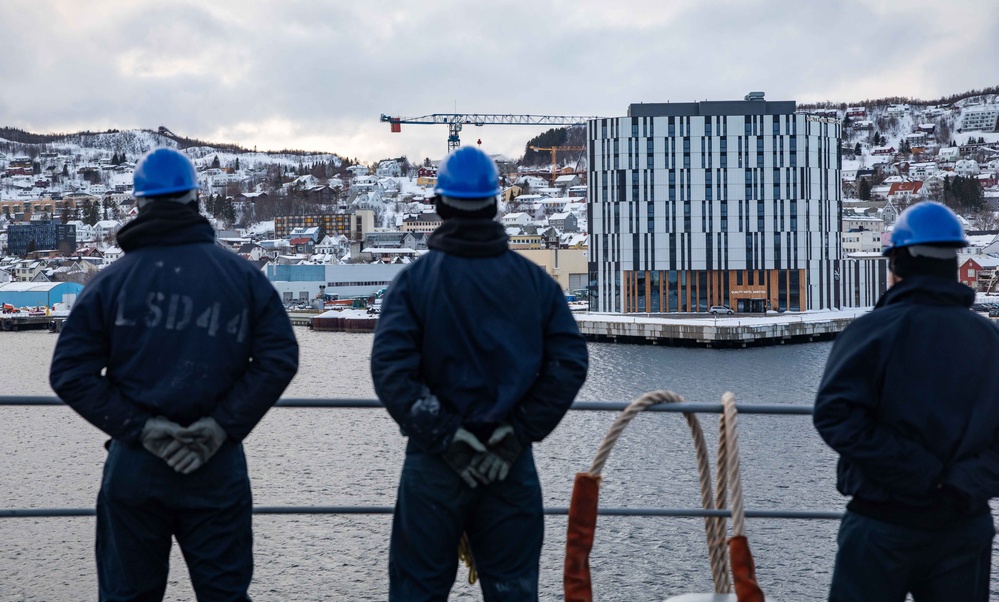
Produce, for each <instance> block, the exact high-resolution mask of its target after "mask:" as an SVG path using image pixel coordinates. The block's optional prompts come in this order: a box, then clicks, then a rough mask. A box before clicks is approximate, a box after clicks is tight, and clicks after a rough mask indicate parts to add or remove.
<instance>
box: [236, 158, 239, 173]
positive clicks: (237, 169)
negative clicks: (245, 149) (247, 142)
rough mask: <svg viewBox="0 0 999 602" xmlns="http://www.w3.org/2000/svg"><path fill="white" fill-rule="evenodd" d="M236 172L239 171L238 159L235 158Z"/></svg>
mask: <svg viewBox="0 0 999 602" xmlns="http://www.w3.org/2000/svg"><path fill="white" fill-rule="evenodd" d="M236 171H239V157H236Z"/></svg>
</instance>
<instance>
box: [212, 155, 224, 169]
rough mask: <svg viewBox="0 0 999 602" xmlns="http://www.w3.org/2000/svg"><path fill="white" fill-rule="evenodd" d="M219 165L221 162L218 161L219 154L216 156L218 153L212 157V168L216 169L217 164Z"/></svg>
mask: <svg viewBox="0 0 999 602" xmlns="http://www.w3.org/2000/svg"><path fill="white" fill-rule="evenodd" d="M221 165H222V164H221V163H219V156H218V155H215V158H214V159H212V167H214V168H216V169H217V168H218V167H219V166H221Z"/></svg>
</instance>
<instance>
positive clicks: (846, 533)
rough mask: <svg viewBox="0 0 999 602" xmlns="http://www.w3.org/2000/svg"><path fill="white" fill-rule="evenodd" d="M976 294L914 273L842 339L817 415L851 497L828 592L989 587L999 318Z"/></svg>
mask: <svg viewBox="0 0 999 602" xmlns="http://www.w3.org/2000/svg"><path fill="white" fill-rule="evenodd" d="M974 299H975V294H974V291H972V290H971V289H970V288H968V287H967V286H964V285H963V284H960V283H958V282H956V281H954V280H950V279H946V278H942V277H938V276H928V275H919V276H909V277H906V278H905V279H904V280H902V281H901V282H899V283H898V284H896V285H894V286H893V287H891V288H890V289H889V290H888V291H887V292H886V293H885V294H884V296H883V297H882V298H881V300H880V301H879V302H878V305H877V307H876V308H875V309H874V311H872V312H871V313H869V314H867V315H865V316H862V317H861V318H858V319H857V320H856V321H855V322H854V323H853V324H851V325H850V326H849V327H848V328H847V329H846V330H844V331H843V333H842V334H841V335H840V336H839V337H838V338H837V339H836V343H835V344H834V345H833V349H832V352H831V353H830V355H829V359H828V363H827V364H826V370H825V374H824V376H823V378H822V383H821V385H820V387H819V391H818V395H817V397H816V401H815V415H814V422H815V427H816V428H817V429H818V432H819V434H820V435H821V436H822V438H823V439H824V440H825V441H826V443H828V444H829V446H830V447H832V448H833V449H834V450H835V451H836V452H837V453H839V455H840V460H839V467H838V479H837V488H838V489H839V491H840V493H842V494H843V495H848V496H853V499H852V500H851V501H850V503H849V504H848V505H847V514H846V516H845V518H844V519H843V522H842V524H841V527H840V533H839V538H838V541H839V552H838V554H837V556H836V567H835V570H834V574H833V582H832V588H831V591H830V596H829V599H830V600H834V601H841V600H842V601H846V600H849V601H860V602H863V601H866V600H870V601H872V602H873V601H877V602H892V601H896V600H897V601H899V602H901V601H902V600H903V599H904V598H905V595H906V592H911V593H912V594H913V596H914V598H915V600H917V602H922V601H926V600H930V601H936V600H940V601H942V600H962V601H968V602H972V601H976V600H982V601H984V600H988V596H989V571H990V567H991V552H992V539H993V537H994V536H995V528H994V526H993V521H992V516H991V514H990V511H989V506H988V501H989V500H990V499H991V498H994V497H997V496H999V370H996V369H995V368H994V367H995V366H996V365H999V329H997V328H996V326H995V324H993V323H992V322H990V321H989V320H987V319H985V318H983V317H981V316H979V315H978V314H976V313H975V312H973V311H970V310H969V309H968V308H969V307H970V305H971V304H972V303H973V302H974Z"/></svg>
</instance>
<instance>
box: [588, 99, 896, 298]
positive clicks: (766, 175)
mask: <svg viewBox="0 0 999 602" xmlns="http://www.w3.org/2000/svg"><path fill="white" fill-rule="evenodd" d="M587 127H588V143H587V151H588V153H589V174H588V175H589V181H588V186H589V191H588V192H589V194H588V201H587V202H588V210H589V211H588V219H589V232H590V245H589V252H590V258H589V271H590V276H589V278H590V283H589V286H590V293H591V294H590V308H591V310H592V311H601V312H620V313H630V312H642V313H645V312H649V313H670V312H685V311H688V312H689V311H705V310H707V309H708V308H709V307H711V306H712V305H728V306H730V307H732V308H733V309H735V310H736V311H743V312H764V311H766V310H769V309H775V310H790V311H803V310H806V309H825V308H839V307H841V306H843V305H844V303H845V301H846V300H845V299H843V297H845V295H843V294H842V293H841V291H843V290H845V289H844V287H843V283H841V282H840V274H841V273H843V272H844V268H843V265H842V249H841V231H842V226H841V223H842V219H841V218H842V202H841V191H840V156H839V148H840V144H839V142H840V127H841V126H840V122H839V120H838V119H835V118H827V117H820V116H817V115H812V114H808V113H804V112H798V111H797V110H796V103H795V102H794V101H780V102H768V101H766V100H764V99H763V94H762V93H758V92H757V93H751V94H750V95H748V96H747V97H746V100H744V101H705V102H693V103H653V104H632V105H631V106H630V107H629V108H628V115H627V116H626V117H616V118H607V119H594V120H591V121H589V122H588V125H587ZM867 286H868V285H866V284H865V285H863V287H864V288H865V289H866V287H867ZM875 286H876V285H875ZM851 297H853V295H851ZM868 297H870V295H867V294H866V292H865V295H864V298H865V299H866V298H868Z"/></svg>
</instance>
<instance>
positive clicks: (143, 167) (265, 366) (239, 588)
mask: <svg viewBox="0 0 999 602" xmlns="http://www.w3.org/2000/svg"><path fill="white" fill-rule="evenodd" d="M134 186H135V188H134V196H135V198H136V203H137V205H138V207H139V214H138V216H137V217H136V218H135V219H134V220H132V221H131V222H129V223H128V224H126V225H125V226H124V227H123V228H122V229H121V230H119V231H118V234H117V241H118V245H119V246H120V247H121V248H122V250H123V251H125V254H124V256H123V257H122V258H121V259H119V260H117V261H115V262H114V263H113V264H111V265H109V266H107V267H106V268H105V269H103V270H101V272H100V273H99V274H98V275H97V276H96V277H94V279H93V280H91V281H90V282H89V283H88V284H87V286H86V288H84V289H83V292H82V293H81V294H80V297H79V299H77V301H76V304H75V305H74V306H73V310H72V312H71V313H70V315H69V318H68V319H67V320H66V322H65V324H64V325H63V329H62V332H61V334H60V336H59V342H58V343H57V344H56V348H55V354H54V356H53V358H52V368H51V372H50V374H49V380H50V383H51V385H52V389H53V390H54V391H55V392H56V394H58V395H59V397H60V398H61V399H62V400H63V401H64V402H65V403H66V404H67V405H68V406H70V407H71V408H72V409H73V410H75V411H76V412H77V413H79V414H80V415H81V416H83V418H85V419H86V420H87V421H89V422H90V423H91V424H93V425H94V426H96V427H97V428H99V429H101V430H102V431H104V432H105V433H106V434H107V435H109V436H110V437H111V441H110V442H109V444H108V445H107V448H108V456H107V461H106V463H105V467H104V472H103V480H102V483H101V489H100V491H99V493H98V497H97V521H96V522H97V546H96V550H97V553H96V559H97V587H98V598H99V599H100V600H162V599H163V592H164V590H165V589H166V586H167V580H168V577H169V575H168V570H167V569H168V566H169V561H170V546H171V541H172V540H173V539H176V540H177V543H178V545H179V546H180V549H181V551H182V552H183V554H184V559H185V560H186V561H187V564H188V572H189V574H190V577H191V585H192V587H193V589H194V594H195V596H196V597H197V599H198V600H233V601H241V602H243V601H247V600H249V598H248V597H247V590H248V588H249V585H250V581H251V580H252V577H253V549H252V546H251V543H252V541H253V531H252V514H253V508H252V496H251V492H250V480H249V476H248V473H247V468H246V459H245V456H244V453H243V446H242V441H243V439H244V438H245V437H246V436H247V435H248V434H249V433H250V431H251V430H253V428H254V427H255V426H256V425H257V423H258V422H259V421H260V419H261V418H263V416H264V414H265V413H266V412H267V411H268V409H270V407H271V406H272V405H274V403H275V402H277V400H278V398H279V397H280V395H281V393H282V391H284V389H285V387H286V386H287V385H288V383H289V382H290V381H291V379H292V377H293V376H294V375H295V372H296V370H297V367H298V343H297V341H296V340H295V334H294V332H293V331H292V328H291V323H290V321H289V319H288V314H287V312H286V311H285V309H284V305H283V304H282V302H281V298H280V296H279V295H278V293H277V291H276V290H275V288H274V286H273V285H272V284H271V283H270V282H269V281H268V280H267V278H266V277H265V276H264V275H263V273H261V271H260V270H259V269H257V268H256V267H255V266H254V265H253V264H251V263H250V262H248V261H246V260H245V259H243V258H241V257H240V256H238V255H236V254H235V253H232V252H230V251H228V250H226V249H223V248H221V247H219V246H218V245H216V243H215V230H214V229H213V228H212V225H211V224H210V223H209V222H208V220H207V219H205V217H204V216H202V215H201V214H200V213H199V211H198V196H197V193H198V178H197V174H196V172H195V169H194V165H193V164H192V163H191V161H190V159H188V158H187V157H186V156H184V154H183V153H181V152H179V151H176V150H174V149H170V148H158V149H156V150H153V151H151V152H149V153H147V154H146V155H145V156H144V157H142V159H141V160H140V161H139V163H138V165H137V166H136V168H135V173H134Z"/></svg>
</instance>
